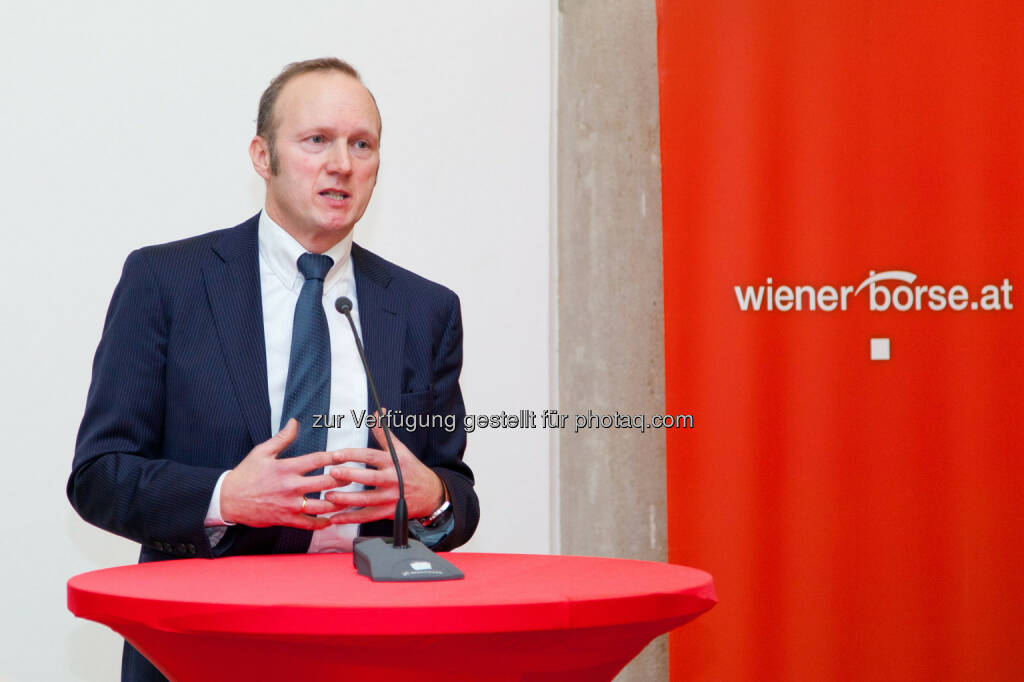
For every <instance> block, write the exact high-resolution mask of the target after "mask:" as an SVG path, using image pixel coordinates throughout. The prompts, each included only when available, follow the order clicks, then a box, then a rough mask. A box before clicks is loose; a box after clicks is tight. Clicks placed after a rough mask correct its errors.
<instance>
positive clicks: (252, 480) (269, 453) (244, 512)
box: [220, 419, 338, 530]
mask: <svg viewBox="0 0 1024 682" xmlns="http://www.w3.org/2000/svg"><path fill="white" fill-rule="evenodd" d="M298 432H299V422H298V421H296V420H295V419H289V420H288V423H287V424H285V427H284V428H283V429H281V430H280V431H278V432H277V434H276V435H274V436H272V437H271V438H270V440H266V441H263V442H262V443H260V444H259V445H257V446H256V447H254V448H253V449H252V450H250V451H249V454H248V455H246V456H245V459H243V460H242V461H241V462H239V464H238V466H236V467H235V468H234V469H232V470H231V471H229V472H228V475H227V476H225V477H224V483H223V485H222V486H221V489H220V511H221V517H222V518H223V519H224V520H225V521H231V522H232V523H243V524H245V525H247V526H254V527H257V528H259V527H264V526H293V527H295V528H305V529H307V530H319V529H320V528H324V527H326V526H328V525H329V522H328V520H327V519H326V518H321V517H317V516H315V514H325V513H327V512H333V511H337V510H338V506H337V505H335V504H332V503H331V502H328V501H326V500H312V499H306V498H305V497H304V495H305V494H306V493H310V492H320V491H322V490H329V489H331V488H334V487H335V486H337V485H338V483H337V481H336V480H335V478H334V477H333V476H330V475H328V474H322V475H320V476H304V475H303V474H305V473H306V472H307V471H312V470H314V469H319V468H321V467H324V466H327V465H329V464H331V463H332V456H331V453H329V452H311V453H309V454H308V455H301V456H299V457H289V458H287V459H277V455H278V454H280V453H281V452H282V451H284V449H285V448H287V447H288V445H289V444H290V443H291V442H292V441H293V440H295V436H296V435H297V434H298ZM303 502H305V505H303ZM311 515H313V516H311Z"/></svg>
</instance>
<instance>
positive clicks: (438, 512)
mask: <svg viewBox="0 0 1024 682" xmlns="http://www.w3.org/2000/svg"><path fill="white" fill-rule="evenodd" d="M441 487H442V488H443V489H444V501H443V502H441V506H440V507H438V508H437V509H435V510H434V511H433V512H431V513H430V515H429V516H423V517H420V518H418V519H416V520H417V521H419V522H420V525H421V526H423V527H424V528H431V527H433V526H434V525H439V524H440V521H441V520H442V519H443V518H444V516H445V513H446V512H447V511H448V510H449V509H451V508H452V502H451V498H450V497H449V496H448V486H446V485H445V484H444V480H443V479H442V480H441Z"/></svg>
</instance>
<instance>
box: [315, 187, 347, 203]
mask: <svg viewBox="0 0 1024 682" xmlns="http://www.w3.org/2000/svg"><path fill="white" fill-rule="evenodd" d="M320 196H322V197H327V198H328V199H335V200H337V201H341V200H342V199H348V197H349V193H348V192H342V191H341V190H340V189H325V190H324V191H322V192H320Z"/></svg>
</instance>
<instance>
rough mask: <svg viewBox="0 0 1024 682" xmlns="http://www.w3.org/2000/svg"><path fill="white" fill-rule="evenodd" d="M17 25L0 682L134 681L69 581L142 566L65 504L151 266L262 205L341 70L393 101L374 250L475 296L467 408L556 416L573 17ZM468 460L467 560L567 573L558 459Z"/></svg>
mask: <svg viewBox="0 0 1024 682" xmlns="http://www.w3.org/2000/svg"><path fill="white" fill-rule="evenodd" d="M43 8H45V10H44V9H43ZM0 26H2V28H0V60H2V63H3V65H4V66H3V69H2V72H0V93H2V95H0V96H2V100H3V104H2V105H0V154H2V163H0V187H2V199H0V228H2V230H3V231H2V233H0V234H2V235H3V236H2V237H0V240H2V242H3V244H4V246H5V248H4V250H3V258H2V265H0V277H2V291H3V295H2V298H0V305H2V318H0V319H2V320H3V335H2V340H0V344H2V348H0V363H2V366H3V374H2V376H3V382H2V388H0V401H2V402H0V414H2V415H3V416H4V428H3V435H4V439H3V440H4V448H3V449H4V455H3V462H4V466H3V475H2V477H0V505H2V514H0V533H2V538H3V541H4V548H5V549H4V554H3V559H2V560H0V561H2V564H0V681H4V682H9V681H12V680H17V681H19V682H24V681H28V680H32V681H34V680H47V681H48V680H55V681H56V680H90V681H92V680H95V681H97V682H98V681H101V680H102V681H104V682H106V681H109V680H113V679H117V670H118V665H119V660H120V639H119V638H118V637H117V636H116V635H114V634H113V633H112V632H111V631H109V630H107V629H106V628H105V627H103V626H100V625H97V624H95V623H91V622H87V621H77V620H76V619H75V618H73V617H72V616H71V614H70V613H69V612H68V611H67V610H66V604H65V582H66V581H67V579H68V578H69V577H71V576H72V575H74V574H76V573H80V572H82V571H87V570H92V569H96V568H103V567H107V566H113V565H117V564H124V563H131V562H134V561H135V558H136V555H137V545H135V544H134V543H131V542H128V541H126V540H122V539H120V538H117V537H115V536H112V535H109V534H107V533H105V532H103V531H100V530H98V529H95V528H93V527H91V526H88V525H87V524H85V523H84V522H82V521H81V520H80V519H79V518H78V517H77V516H76V515H75V514H74V512H73V511H72V510H71V508H70V506H69V504H68V502H67V499H66V497H65V494H64V485H65V482H66V478H67V475H68V471H69V469H70V463H71V456H72V451H73V446H74V439H75V433H76V431H77V428H78V422H79V419H80V418H81V413H82V408H83V405H84V400H85V393H86V389H87V387H88V380H89V372H90V367H91V361H92V354H93V351H94V350H95V345H96V342H97V340H98V338H99V334H100V329H101V325H102V321H103V315H104V312H105V310H106V306H107V303H108V301H109V297H110V294H111V292H112V290H113V287H114V284H115V282H116V281H117V278H118V275H119V273H120V268H121V265H122V263H123V261H124V258H125V256H126V255H127V254H128V252H129V251H131V250H132V249H134V248H136V247H139V246H142V245H146V244H152V243H157V242H164V241H169V240H172V239H176V238H180V237H184V236H188V235H192V234H197V233H200V232H204V231H207V230H210V229H215V228H219V227H225V226H229V225H233V224H235V223H237V222H240V221H241V220H242V219H244V218H246V217H248V216H250V215H252V214H253V213H255V212H256V211H257V210H258V209H259V208H260V206H261V205H262V196H263V194H262V181H260V180H259V179H258V178H257V176H256V175H255V174H254V173H253V171H252V169H251V166H250V164H249V160H248V156H247V153H246V148H247V145H248V142H249V139H250V137H251V136H252V134H253V130H254V119H255V114H256V103H257V100H258V97H259V94H260V92H261V91H262V90H263V88H264V87H265V86H266V84H267V83H268V82H269V80H270V79H271V78H272V77H273V76H274V75H275V74H276V73H277V71H278V70H279V69H280V68H281V67H282V66H283V65H284V64H285V63H287V62H289V61H294V60H297V59H304V58H309V57H314V56H322V55H336V56H340V57H342V58H344V59H347V60H350V61H351V62H352V63H353V64H355V65H356V67H357V68H359V69H360V70H361V72H362V74H363V76H364V79H365V81H366V82H367V84H368V85H369V86H370V88H371V89H372V90H373V91H374V93H375V95H376V97H377V100H378V102H379V104H380V109H381V111H382V114H383V119H384V138H383V160H382V167H381V172H380V178H379V182H378V188H377V191H376V194H375V197H374V199H373V202H372V203H371V205H370V210H369V212H368V213H367V215H366V217H365V218H364V219H363V221H362V222H361V223H360V224H359V226H358V227H357V232H356V240H357V241H359V242H361V243H363V244H364V245H365V246H367V247H369V248H371V249H373V250H376V251H378V252H379V253H381V254H382V255H384V256H385V257H387V258H389V259H391V260H394V261H396V262H398V263H400V264H402V265H405V266H407V267H409V268H411V269H413V270H415V271H418V272H420V273H421V274H423V275H425V276H427V277H430V278H432V279H435V280H437V281H440V282H442V283H444V284H446V285H448V286H450V287H452V288H453V289H455V290H456V291H457V292H458V293H459V294H460V295H461V297H462V303H463V317H464V324H465V367H464V372H463V384H462V385H463V390H464V393H465V398H466V404H467V409H468V410H469V411H470V412H474V413H486V412H495V411H501V410H502V409H505V410H509V411H513V410H517V409H519V408H532V409H538V410H540V409H544V408H545V407H548V406H550V405H549V395H550V392H549V368H548V357H549V352H548V351H549V319H548V302H549V270H548V266H549V233H550V231H549V185H550V171H549V143H550V139H549V137H550V111H551V101H550V89H551V76H550V74H551V57H552V55H551V48H550V45H551V40H550V31H551V7H550V3H548V2H542V1H540V0H533V1H529V2H523V1H522V0H501V1H490V2H486V3H480V2H473V1H471V0H464V1H453V0H442V1H437V0H435V2H430V3H424V2H414V1H411V0H410V1H406V2H372V1H370V0H365V1H361V2H312V1H308V0H307V1H299V2H296V1H292V2H289V3H282V2H272V1H269V0H261V1H258V2H252V1H250V2H241V1H237V0H236V1H232V2H216V3H200V2H187V3H166V2H150V1H146V2H111V1H107V2H70V1H68V0H65V1H63V2H50V3H46V4H35V3H33V4H29V3H4V4H3V5H2V6H0ZM467 461H468V462H469V463H470V464H471V465H472V467H473V469H474V471H475V472H476V474H477V478H478V490H479V494H480V498H481V501H482V507H483V511H482V521H481V523H480V528H479V530H478V531H477V537H476V539H474V540H473V541H472V543H471V544H470V545H469V546H468V547H467V549H469V550H475V551H488V552H490V551H514V552H546V551H548V549H549V547H550V546H551V543H552V541H553V539H552V531H551V523H550V521H551V520H550V518H549V517H550V512H549V493H550V490H551V487H552V482H551V481H550V480H549V479H550V476H549V441H548V434H547V433H546V432H544V431H541V430H537V431H515V432H512V431H506V432H493V431H492V432H478V433H476V434H473V435H471V436H470V439H469V450H468V452H467Z"/></svg>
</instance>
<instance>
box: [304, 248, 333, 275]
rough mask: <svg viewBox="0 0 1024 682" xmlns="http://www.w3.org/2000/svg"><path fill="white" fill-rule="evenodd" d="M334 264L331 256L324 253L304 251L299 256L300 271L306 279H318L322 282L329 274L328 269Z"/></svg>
mask: <svg viewBox="0 0 1024 682" xmlns="http://www.w3.org/2000/svg"><path fill="white" fill-rule="evenodd" d="M332 265H334V261H333V260H332V259H331V257H330V256H325V255H323V254H322V253H304V254H302V255H301V256H299V260H298V266H299V272H301V273H302V276H303V277H305V278H306V279H318V280H320V281H321V282H322V281H323V279H324V277H326V276H327V271H328V270H330V269H331V266H332Z"/></svg>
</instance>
